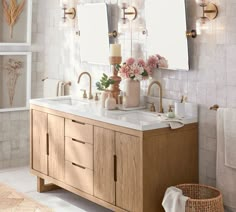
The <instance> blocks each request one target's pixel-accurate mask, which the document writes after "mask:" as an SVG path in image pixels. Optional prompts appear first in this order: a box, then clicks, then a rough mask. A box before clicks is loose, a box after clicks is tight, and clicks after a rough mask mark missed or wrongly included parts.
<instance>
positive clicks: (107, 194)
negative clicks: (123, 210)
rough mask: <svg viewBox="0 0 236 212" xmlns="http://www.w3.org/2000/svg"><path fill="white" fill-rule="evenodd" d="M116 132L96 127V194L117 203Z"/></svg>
mask: <svg viewBox="0 0 236 212" xmlns="http://www.w3.org/2000/svg"><path fill="white" fill-rule="evenodd" d="M114 142H115V132H114V131H113V130H108V129H104V128H101V127H94V159H95V160H94V196H96V197H98V198H100V199H103V200H104V201H107V202H109V203H112V204H115V181H114V161H113V157H114V154H115V143H114Z"/></svg>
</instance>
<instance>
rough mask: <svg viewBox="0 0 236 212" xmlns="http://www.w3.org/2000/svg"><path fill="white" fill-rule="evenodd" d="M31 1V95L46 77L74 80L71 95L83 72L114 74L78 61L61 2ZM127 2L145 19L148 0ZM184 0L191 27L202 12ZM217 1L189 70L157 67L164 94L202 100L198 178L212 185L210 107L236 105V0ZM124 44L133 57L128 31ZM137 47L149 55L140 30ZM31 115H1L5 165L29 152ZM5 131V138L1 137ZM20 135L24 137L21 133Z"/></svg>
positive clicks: (213, 160) (135, 39)
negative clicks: (62, 17)
mask: <svg viewBox="0 0 236 212" xmlns="http://www.w3.org/2000/svg"><path fill="white" fill-rule="evenodd" d="M33 2H34V3H33V4H34V5H33V45H32V51H33V52H34V54H33V70H32V97H33V98H35V97H41V96H42V86H43V84H42V81H41V79H42V78H43V77H45V76H47V77H52V78H59V79H64V80H70V81H72V88H71V90H72V93H73V94H78V95H79V94H80V88H83V87H84V86H86V84H87V82H88V81H87V79H86V78H84V79H83V83H82V84H80V85H78V84H77V78H78V75H79V73H80V72H82V71H89V72H91V73H92V75H93V80H94V82H95V81H96V80H97V79H99V77H100V76H101V74H102V73H103V72H106V73H108V74H110V73H111V72H110V67H109V66H99V65H89V64H81V63H80V57H79V56H80V53H79V40H78V37H77V36H76V35H75V33H74V31H73V30H70V29H62V30H60V29H59V22H60V12H61V11H60V8H59V0H50V1H46V0H40V1H37V0H34V1H33ZM86 2H88V1H86ZM89 2H104V1H98V0H94V1H89ZM106 2H107V3H109V4H110V5H111V8H112V16H113V17H112V18H113V19H114V20H117V0H107V1H106ZM128 2H131V3H132V4H134V5H136V6H137V7H138V10H139V12H140V14H141V19H142V18H144V14H143V11H144V10H143V8H144V6H143V2H144V1H142V0H133V1H128ZM186 2H187V16H188V28H189V29H192V28H194V26H195V25H194V21H195V19H196V17H197V16H198V15H200V11H201V10H200V8H199V7H198V6H197V5H196V4H195V1H193V0H187V1H186ZM215 3H216V4H217V5H218V6H219V16H218V18H217V19H216V20H215V21H214V22H213V26H212V29H211V30H210V31H209V32H208V34H204V35H201V36H198V37H197V38H196V39H192V40H190V47H189V51H190V66H191V70H190V71H189V72H180V71H164V70H163V71H160V70H158V71H157V72H156V73H155V76H154V78H156V79H158V80H160V81H161V82H162V85H163V87H164V96H165V97H168V98H174V99H179V98H180V96H181V95H187V96H188V100H189V101H190V102H195V103H198V104H199V143H200V151H199V152H200V181H201V182H202V183H207V184H210V185H214V184H215V168H216V113H215V112H214V111H210V110H209V109H208V108H209V106H211V105H213V104H215V103H218V104H219V105H220V106H222V107H226V106H231V107H232V106H236V74H235V73H236V72H235V67H236V60H235V59H234V55H235V53H236V27H235V26H236V15H235V12H234V11H235V9H236V2H235V0H215ZM139 23H140V21H139ZM173 24H174V20H173ZM173 39H174V38H173ZM120 43H121V44H122V47H123V55H124V57H128V56H130V36H129V33H124V34H122V35H121V37H120ZM133 47H134V48H133V50H134V51H133V55H134V56H137V57H138V56H146V52H145V38H144V37H143V36H142V35H141V33H136V35H134V37H133ZM27 117H28V114H26V113H25V114H21V113H17V112H16V113H5V114H3V115H2V114H1V115H0V120H1V123H3V122H2V120H3V119H4V120H7V121H6V123H8V124H7V125H6V126H5V125H4V127H1V128H0V146H1V150H2V149H3V150H7V151H3V152H9V154H8V155H6V156H0V161H2V160H5V161H6V160H8V159H11V161H12V163H6V164H7V165H17V162H18V161H19V160H18V159H17V157H19V156H22V158H26V157H27V156H28V134H27V133H28V128H27V126H28V121H27ZM17 124H18V125H19V126H18V127H17ZM2 132H4V133H3V135H5V136H6V137H4V138H2V137H1V135H2ZM18 134H19V135H21V136H20V137H18V136H17V135H18ZM26 134H27V135H26ZM16 138H17V139H16ZM1 150H0V151H1ZM19 152H20V153H19ZM1 157H4V158H1ZM24 162H26V160H25V161H24ZM22 163H23V162H22ZM1 167H2V165H1V163H0V168H1Z"/></svg>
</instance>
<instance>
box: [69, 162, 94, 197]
mask: <svg viewBox="0 0 236 212" xmlns="http://www.w3.org/2000/svg"><path fill="white" fill-rule="evenodd" d="M65 171H66V172H65V182H66V183H67V184H69V185H71V186H73V187H75V188H78V189H79V190H81V191H84V192H86V193H88V194H91V195H93V171H92V170H90V169H87V168H82V167H79V166H77V165H76V164H72V163H71V162H68V161H66V169H65Z"/></svg>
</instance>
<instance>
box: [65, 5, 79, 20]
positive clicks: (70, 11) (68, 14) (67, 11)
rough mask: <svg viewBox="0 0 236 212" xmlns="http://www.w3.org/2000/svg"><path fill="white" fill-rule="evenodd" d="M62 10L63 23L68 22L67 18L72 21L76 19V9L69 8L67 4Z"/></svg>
mask: <svg viewBox="0 0 236 212" xmlns="http://www.w3.org/2000/svg"><path fill="white" fill-rule="evenodd" d="M62 10H63V16H62V19H63V22H66V19H67V18H69V19H71V20H74V19H75V17H76V10H75V8H74V7H72V8H67V6H66V4H63V7H62Z"/></svg>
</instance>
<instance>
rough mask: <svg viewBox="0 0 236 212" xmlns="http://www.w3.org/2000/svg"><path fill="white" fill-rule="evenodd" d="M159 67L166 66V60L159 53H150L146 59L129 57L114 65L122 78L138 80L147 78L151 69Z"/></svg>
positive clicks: (151, 71) (150, 73)
mask: <svg viewBox="0 0 236 212" xmlns="http://www.w3.org/2000/svg"><path fill="white" fill-rule="evenodd" d="M160 67H161V68H166V67H168V64H167V60H166V59H165V58H164V57H161V56H160V55H152V56H150V57H149V58H148V59H147V61H144V60H143V59H137V60H135V59H134V58H132V57H131V58H128V59H127V60H126V62H125V63H123V64H122V65H121V66H120V65H117V66H116V68H117V70H119V73H120V76H121V77H122V78H126V79H128V78H130V79H133V80H138V81H141V80H143V79H147V78H148V77H149V76H151V75H152V73H153V69H155V68H160Z"/></svg>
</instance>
